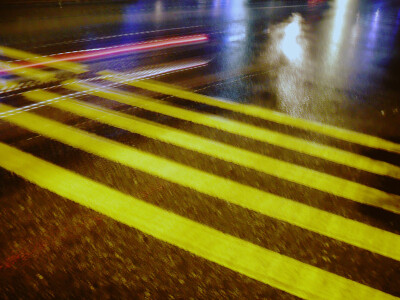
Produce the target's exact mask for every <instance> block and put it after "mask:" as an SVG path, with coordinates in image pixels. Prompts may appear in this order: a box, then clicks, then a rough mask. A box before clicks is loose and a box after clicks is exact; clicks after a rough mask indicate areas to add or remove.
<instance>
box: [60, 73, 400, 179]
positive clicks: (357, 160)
mask: <svg viewBox="0 0 400 300" xmlns="http://www.w3.org/2000/svg"><path fill="white" fill-rule="evenodd" d="M64 83H65V88H68V89H72V90H75V91H79V92H84V93H87V94H90V95H95V96H98V97H102V98H106V99H109V100H113V101H117V102H120V103H124V104H128V105H132V106H137V107H140V108H143V109H145V110H148V111H152V112H157V113H160V114H164V115H168V116H171V117H174V118H177V119H182V120H186V121H189V122H192V123H197V124H201V125H205V126H208V127H211V128H216V129H219V130H223V131H226V132H230V133H233V134H237V135H241V136H244V137H248V138H251V139H255V140H259V141H262V142H266V143H269V144H272V145H276V146H280V147H282V148H286V149H290V150H293V151H297V152H300V153H304V154H308V155H311V156H314V157H319V158H323V159H325V160H328V161H332V162H335V163H338V164H342V165H345V166H349V167H353V168H356V169H360V170H364V171H367V172H371V173H375V174H379V175H386V176H390V177H393V178H396V179H400V167H397V166H394V165H391V164H389V163H386V162H382V161H378V160H374V159H371V158H368V157H365V156H362V155H359V154H355V153H351V152H347V151H344V150H341V149H336V148H334V147H330V146H326V145H322V144H318V143H314V142H310V141H305V140H302V139H300V138H296V137H293V136H290V135H287V134H283V133H279V132H275V131H272V130H268V129H265V128H260V127H257V126H254V125H250V124H246V123H243V122H239V121H234V120H229V119H225V118H222V117H218V116H214V115H208V114H204V113H199V112H194V111H189V110H186V109H182V108H179V107H174V106H171V105H169V104H167V103H166V102H163V101H155V100H154V99H151V98H146V97H142V96H138V95H134V94H132V93H126V92H122V91H116V90H113V89H107V88H103V87H101V86H94V85H87V84H82V83H77V82H74V81H65V82H64Z"/></svg>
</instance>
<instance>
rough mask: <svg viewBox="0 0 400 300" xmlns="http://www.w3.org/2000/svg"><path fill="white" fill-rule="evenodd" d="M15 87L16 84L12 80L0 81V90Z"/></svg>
mask: <svg viewBox="0 0 400 300" xmlns="http://www.w3.org/2000/svg"><path fill="white" fill-rule="evenodd" d="M16 85H17V82H15V81H13V80H4V79H3V80H0V88H2V89H8V88H10V87H14V86H16Z"/></svg>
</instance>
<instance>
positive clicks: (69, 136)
mask: <svg viewBox="0 0 400 300" xmlns="http://www.w3.org/2000/svg"><path fill="white" fill-rule="evenodd" d="M10 111H12V107H10V106H7V105H4V104H0V113H7V112H10ZM3 119H4V120H6V121H8V122H10V123H13V124H16V125H18V126H20V127H23V128H26V129H28V130H31V131H33V132H36V133H39V134H41V135H43V136H46V137H49V138H51V139H54V140H57V141H59V142H62V143H64V144H67V145H70V146H72V147H75V148H78V149H81V150H83V151H87V152H89V153H92V154H95V155H97V156H100V157H103V158H106V159H109V160H111V161H114V162H117V163H120V164H123V165H126V166H128V167H131V168H134V169H137V170H140V171H142V172H145V173H148V174H151V175H153V176H157V177H160V178H162V179H165V180H168V181H170V182H174V183H177V184H179V185H182V186H185V187H188V188H191V189H193V190H196V191H198V192H201V193H204V194H207V195H210V196H212V197H216V198H219V199H222V200H225V201H227V202H230V203H233V204H236V205H239V206H242V207H244V208H247V209H250V210H254V211H256V212H259V213H261V214H264V215H267V216H270V217H272V218H275V219H279V220H282V221H285V222H288V223H291V224H293V225H296V226H299V227H302V228H304V229H307V230H310V231H314V232H316V233H319V234H323V235H326V236H328V237H331V238H334V239H337V240H340V241H343V242H346V243H349V244H352V245H354V246H357V247H361V248H364V249H368V250H371V251H373V252H376V253H379V254H381V255H384V256H387V257H391V258H393V259H396V260H399V261H400V236H398V235H396V234H393V233H390V232H387V231H384V230H381V229H378V228H374V227H372V226H368V225H366V224H363V223H359V222H356V221H353V220H349V219H346V218H343V217H340V216H337V215H334V214H331V213H328V212H325V211H323V210H319V209H316V208H313V207H310V206H307V205H304V204H302V203H299V202H296V201H292V200H289V199H286V198H283V197H279V196H276V195H273V194H270V193H267V192H264V191H260V190H258V189H255V188H252V187H249V186H246V185H243V184H240V183H237V182H235V181H232V180H229V179H226V178H223V177H219V176H216V175H213V174H209V173H207V172H204V171H200V170H197V169H195V168H192V167H188V166H185V165H182V164H179V163H176V162H174V161H171V160H168V159H165V158H161V157H158V156H156V155H154V154H150V153H146V152H143V151H140V150H137V149H134V148H132V147H129V146H126V145H124V144H121V143H117V142H115V141H112V140H108V139H106V138H103V137H100V136H96V135H94V134H91V133H88V132H85V131H82V130H79V129H76V128H73V127H70V126H67V125H64V124H61V123H58V122H55V121H53V120H50V119H46V118H43V117H40V116H37V115H34V114H32V113H27V112H19V113H12V114H8V115H7V114H3Z"/></svg>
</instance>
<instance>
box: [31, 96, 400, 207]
mask: <svg viewBox="0 0 400 300" xmlns="http://www.w3.org/2000/svg"><path fill="white" fill-rule="evenodd" d="M24 96H25V97H27V98H28V99H30V100H32V101H36V102H41V101H48V100H52V99H55V98H59V97H60V95H59V94H55V93H51V92H47V91H42V90H35V91H30V92H26V93H24ZM48 105H51V106H54V107H57V108H59V109H62V110H64V111H68V112H72V113H74V114H77V115H79V116H83V117H86V118H89V119H93V120H98V121H100V122H103V123H106V124H109V125H111V126H114V127H118V128H122V129H124V130H127V131H130V132H134V133H139V134H141V135H144V136H147V137H150V138H153V139H156V140H161V141H163V142H167V143H170V144H174V145H176V146H180V147H183V148H186V149H190V150H193V151H197V152H200V153H203V154H207V155H210V156H213V157H217V158H220V159H223V160H225V161H228V162H233V163H236V164H239V165H242V166H245V167H248V168H252V169H254V170H257V171H261V172H264V173H266V174H270V175H273V176H276V177H279V178H282V179H286V180H289V181H292V182H296V183H299V184H302V185H305V186H308V187H311V188H314V189H317V190H320V191H323V192H327V193H330V194H333V195H336V196H339V197H344V198H347V199H350V200H353V201H356V202H359V203H363V204H369V205H373V206H377V207H380V205H381V204H383V203H393V202H395V203H399V202H400V197H399V196H396V195H391V194H388V193H386V192H383V191H380V190H377V189H374V188H371V187H367V186H365V185H362V184H359V183H355V182H352V181H349V180H345V179H342V178H339V177H335V176H332V175H328V174H325V173H322V172H318V171H314V170H310V169H307V168H304V167H301V166H298V165H295V164H291V163H287V162H284V161H280V160H277V159H273V158H269V157H266V156H263V155H260V154H257V153H253V152H250V151H247V150H243V149H240V148H236V147H234V146H230V145H228V144H224V143H220V142H216V141H212V140H209V139H206V138H204V137H201V136H196V135H194V134H190V133H188V132H185V131H182V130H178V129H175V128H172V127H167V126H164V125H161V124H158V123H155V122H151V121H147V120H144V119H140V118H136V117H133V116H130V115H128V114H123V113H119V112H116V111H113V110H109V109H106V108H102V107H99V106H95V105H91V104H88V103H85V102H82V101H79V100H76V99H73V98H70V97H64V98H62V101H53V102H51V101H48ZM392 205H393V204H392ZM397 207H400V206H397Z"/></svg>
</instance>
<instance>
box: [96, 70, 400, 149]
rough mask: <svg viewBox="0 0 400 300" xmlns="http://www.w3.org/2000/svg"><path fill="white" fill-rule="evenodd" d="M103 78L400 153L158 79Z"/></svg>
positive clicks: (375, 140) (376, 141)
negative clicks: (194, 91)
mask: <svg viewBox="0 0 400 300" xmlns="http://www.w3.org/2000/svg"><path fill="white" fill-rule="evenodd" d="M99 73H100V74H102V75H113V76H112V77H110V76H107V77H105V78H104V79H106V80H110V81H114V82H121V81H124V83H126V84H129V85H132V86H135V87H139V88H142V89H146V90H151V91H153V92H157V93H162V94H167V95H171V96H175V97H178V98H181V99H186V100H190V101H194V102H198V103H203V104H207V105H211V106H215V107H219V108H223V109H227V110H231V111H235V112H239V113H243V114H246V115H249V116H253V117H257V118H261V119H264V120H268V121H273V122H276V123H280V124H284V125H289V126H293V127H297V128H301V129H304V130H308V131H314V132H317V133H321V134H324V135H327V136H331V137H334V138H336V139H339V140H343V141H347V142H351V143H356V144H359V145H363V146H367V147H371V148H375V149H382V150H386V151H390V152H394V153H400V144H397V143H394V142H391V141H387V140H384V139H382V138H379V137H376V136H371V135H367V134H364V133H361V132H355V131H351V130H347V129H344V128H339V127H335V126H331V125H327V124H322V123H319V122H315V121H310V120H305V119H300V118H296V117H292V116H289V115H286V114H283V113H280V112H277V111H273V110H270V109H267V108H263V107H259V106H255V105H251V104H245V105H244V104H239V103H235V102H228V101H220V100H218V99H215V98H212V97H209V96H205V95H201V94H197V93H193V92H191V91H188V90H184V89H182V88H177V87H175V86H173V85H169V84H166V83H161V82H157V81H154V80H130V81H126V78H125V77H124V76H122V75H118V74H117V73H114V72H110V71H101V72H99Z"/></svg>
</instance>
